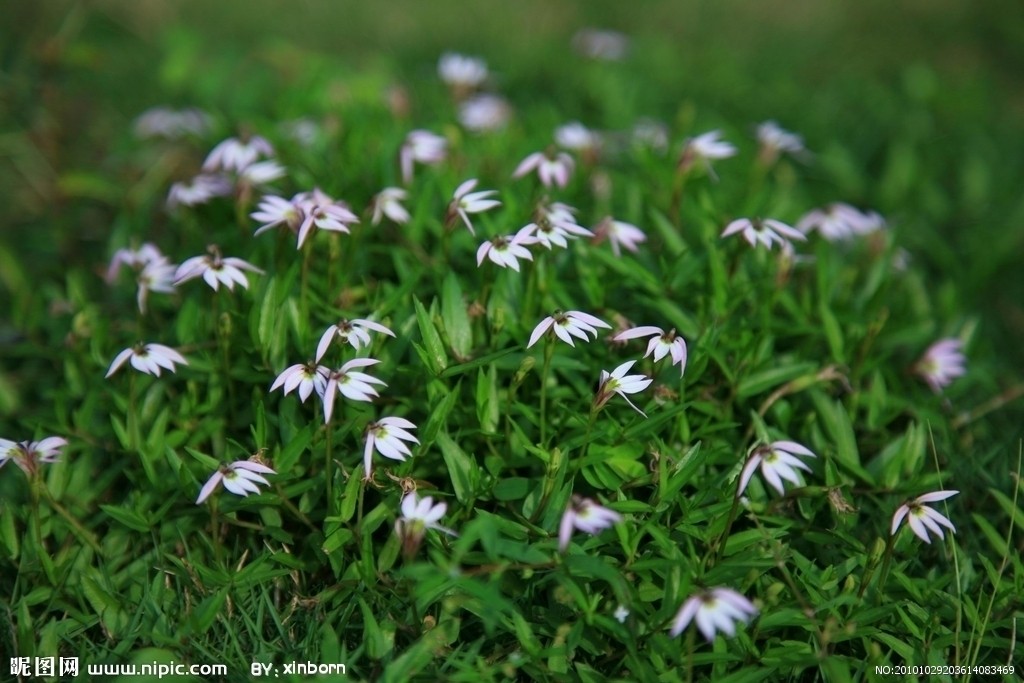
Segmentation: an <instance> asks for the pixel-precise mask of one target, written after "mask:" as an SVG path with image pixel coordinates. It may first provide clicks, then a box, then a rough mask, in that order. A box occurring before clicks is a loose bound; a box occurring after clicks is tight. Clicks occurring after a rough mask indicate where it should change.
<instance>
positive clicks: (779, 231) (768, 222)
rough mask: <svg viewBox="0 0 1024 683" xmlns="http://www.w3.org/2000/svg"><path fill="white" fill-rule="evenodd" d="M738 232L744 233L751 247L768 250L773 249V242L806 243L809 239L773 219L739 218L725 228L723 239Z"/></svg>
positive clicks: (781, 243)
mask: <svg viewBox="0 0 1024 683" xmlns="http://www.w3.org/2000/svg"><path fill="white" fill-rule="evenodd" d="M738 232H742V233H743V239H745V240H746V241H747V242H748V243H750V246H752V247H757V245H758V243H760V244H763V245H764V247H765V248H766V249H771V248H772V242H775V243H778V244H779V245H783V244H785V243H786V242H787V241H788V240H787V238H788V239H792V240H799V241H801V242H803V241H805V240H806V239H807V237H806V236H805V235H804V234H803V233H802V232H800V231H799V230H797V229H796V228H793V227H790V226H788V225H786V224H785V223H783V222H782V221H777V220H775V219H773V218H766V219H764V220H761V219H760V218H753V219H751V218H737V219H736V220H734V221H732V222H731V223H729V225H727V226H725V230H723V231H722V235H721V236H722V237H729V236H730V235H735V234H736V233H738Z"/></svg>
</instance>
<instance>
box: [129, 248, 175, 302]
mask: <svg viewBox="0 0 1024 683" xmlns="http://www.w3.org/2000/svg"><path fill="white" fill-rule="evenodd" d="M177 270H178V266H176V265H175V264H173V263H171V262H170V261H168V260H167V259H166V258H164V257H161V258H160V259H158V260H154V261H150V262H148V263H146V265H144V266H143V267H142V270H141V271H139V276H138V278H137V281H138V285H139V292H138V294H137V296H136V300H137V301H138V304H139V311H140V312H142V313H145V312H146V302H147V300H148V299H149V293H150V292H159V293H161V294H172V293H173V292H174V276H175V274H176V273H177Z"/></svg>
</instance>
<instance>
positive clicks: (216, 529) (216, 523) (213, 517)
mask: <svg viewBox="0 0 1024 683" xmlns="http://www.w3.org/2000/svg"><path fill="white" fill-rule="evenodd" d="M210 529H211V531H212V533H213V555H214V557H216V558H217V562H218V563H219V562H220V561H221V558H222V557H223V556H224V550H223V549H222V548H221V547H220V517H219V512H218V510H217V496H211V497H210Z"/></svg>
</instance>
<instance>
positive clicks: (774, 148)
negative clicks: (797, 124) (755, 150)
mask: <svg viewBox="0 0 1024 683" xmlns="http://www.w3.org/2000/svg"><path fill="white" fill-rule="evenodd" d="M757 141H758V143H760V145H761V152H760V154H759V158H760V160H761V162H762V163H764V164H765V165H770V164H773V163H775V161H776V159H778V158H779V155H780V154H783V153H786V154H793V155H799V154H803V153H804V152H805V151H806V149H805V148H804V140H803V138H802V137H800V136H799V135H797V134H796V133H790V132H789V131H788V130H784V129H782V128H780V127H779V124H777V123H775V122H774V121H765V122H764V123H761V124H759V125H758V126H757Z"/></svg>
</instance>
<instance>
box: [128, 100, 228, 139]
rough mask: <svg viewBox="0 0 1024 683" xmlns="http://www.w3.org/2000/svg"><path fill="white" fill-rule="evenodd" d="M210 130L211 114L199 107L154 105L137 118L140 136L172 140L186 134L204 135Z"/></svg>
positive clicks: (136, 132)
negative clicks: (181, 107)
mask: <svg viewBox="0 0 1024 683" xmlns="http://www.w3.org/2000/svg"><path fill="white" fill-rule="evenodd" d="M209 130H210V116H209V115H208V114H206V112H203V111H201V110H199V109H194V108H189V109H181V110H174V109H171V108H169V107H154V108H152V109H147V110H146V111H144V112H142V114H140V115H139V117H138V118H137V119H135V135H137V136H138V137H140V138H155V137H162V138H167V139H170V140H173V139H176V138H180V137H184V136H186V135H204V134H205V133H207V132H208V131H209Z"/></svg>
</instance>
